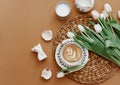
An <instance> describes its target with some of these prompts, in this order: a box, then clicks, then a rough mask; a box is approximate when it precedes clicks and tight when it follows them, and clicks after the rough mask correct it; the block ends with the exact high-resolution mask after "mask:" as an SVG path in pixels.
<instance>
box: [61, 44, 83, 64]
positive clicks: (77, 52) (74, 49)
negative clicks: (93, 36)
mask: <svg viewBox="0 0 120 85" xmlns="http://www.w3.org/2000/svg"><path fill="white" fill-rule="evenodd" d="M81 56H82V51H81V49H80V47H79V46H77V45H76V44H68V45H66V46H65V47H64V51H63V58H64V59H65V60H66V61H68V62H76V61H78V60H80V58H81Z"/></svg>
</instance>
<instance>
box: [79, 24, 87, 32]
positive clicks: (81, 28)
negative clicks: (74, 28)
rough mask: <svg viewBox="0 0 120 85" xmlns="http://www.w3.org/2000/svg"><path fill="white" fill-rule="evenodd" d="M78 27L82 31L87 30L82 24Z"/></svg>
mask: <svg viewBox="0 0 120 85" xmlns="http://www.w3.org/2000/svg"><path fill="white" fill-rule="evenodd" d="M78 29H79V30H80V31H81V32H86V31H85V28H84V27H83V26H82V25H80V24H79V25H78Z"/></svg>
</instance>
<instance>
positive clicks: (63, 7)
mask: <svg viewBox="0 0 120 85" xmlns="http://www.w3.org/2000/svg"><path fill="white" fill-rule="evenodd" d="M55 12H56V14H57V15H58V16H59V17H67V16H68V15H69V14H70V12H71V7H70V4H69V3H67V2H64V1H63V2H58V3H57V5H56V8H55Z"/></svg>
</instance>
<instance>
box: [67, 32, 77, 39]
mask: <svg viewBox="0 0 120 85" xmlns="http://www.w3.org/2000/svg"><path fill="white" fill-rule="evenodd" d="M74 36H75V35H74V34H73V33H72V32H68V33H67V37H69V38H73V37H74Z"/></svg>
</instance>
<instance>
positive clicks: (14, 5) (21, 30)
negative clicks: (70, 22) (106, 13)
mask: <svg viewBox="0 0 120 85" xmlns="http://www.w3.org/2000/svg"><path fill="white" fill-rule="evenodd" d="M58 1H60V0H0V85H43V84H44V85H80V84H79V83H76V82H74V81H72V80H70V79H68V78H67V77H64V78H62V79H57V78H56V73H57V71H58V70H59V68H58V66H57V65H56V62H55V59H54V55H52V46H53V40H52V41H50V42H45V41H44V40H43V39H42V38H41V32H42V31H43V30H46V29H51V30H52V31H53V33H54V37H55V36H56V32H57V30H58V29H59V27H60V26H61V25H62V24H64V22H65V21H60V20H58V19H57V18H56V15H55V12H54V7H55V4H56V3H57V2H58ZM66 1H68V2H69V3H70V4H71V5H72V13H71V15H70V17H69V18H73V17H74V16H76V15H78V14H79V12H78V11H77V10H76V9H75V6H74V0H66ZM106 2H108V3H109V4H111V6H112V7H113V15H114V16H116V15H117V10H118V9H120V5H119V3H120V0H95V6H94V9H97V10H99V11H100V10H102V9H103V5H104V3H106ZM38 43H41V45H42V46H43V49H44V50H45V52H46V54H47V55H48V58H47V59H46V60H44V61H42V62H40V61H38V60H37V54H36V53H33V52H31V48H32V47H33V46H34V45H37V44H38ZM44 67H50V68H51V69H52V71H53V76H52V78H51V79H50V80H48V81H46V80H44V79H42V78H41V77H40V75H41V71H42V69H43V68H44ZM119 83H120V71H117V72H116V73H115V75H114V76H113V77H112V78H110V79H109V80H107V81H105V82H104V83H101V84H100V85H119Z"/></svg>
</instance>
